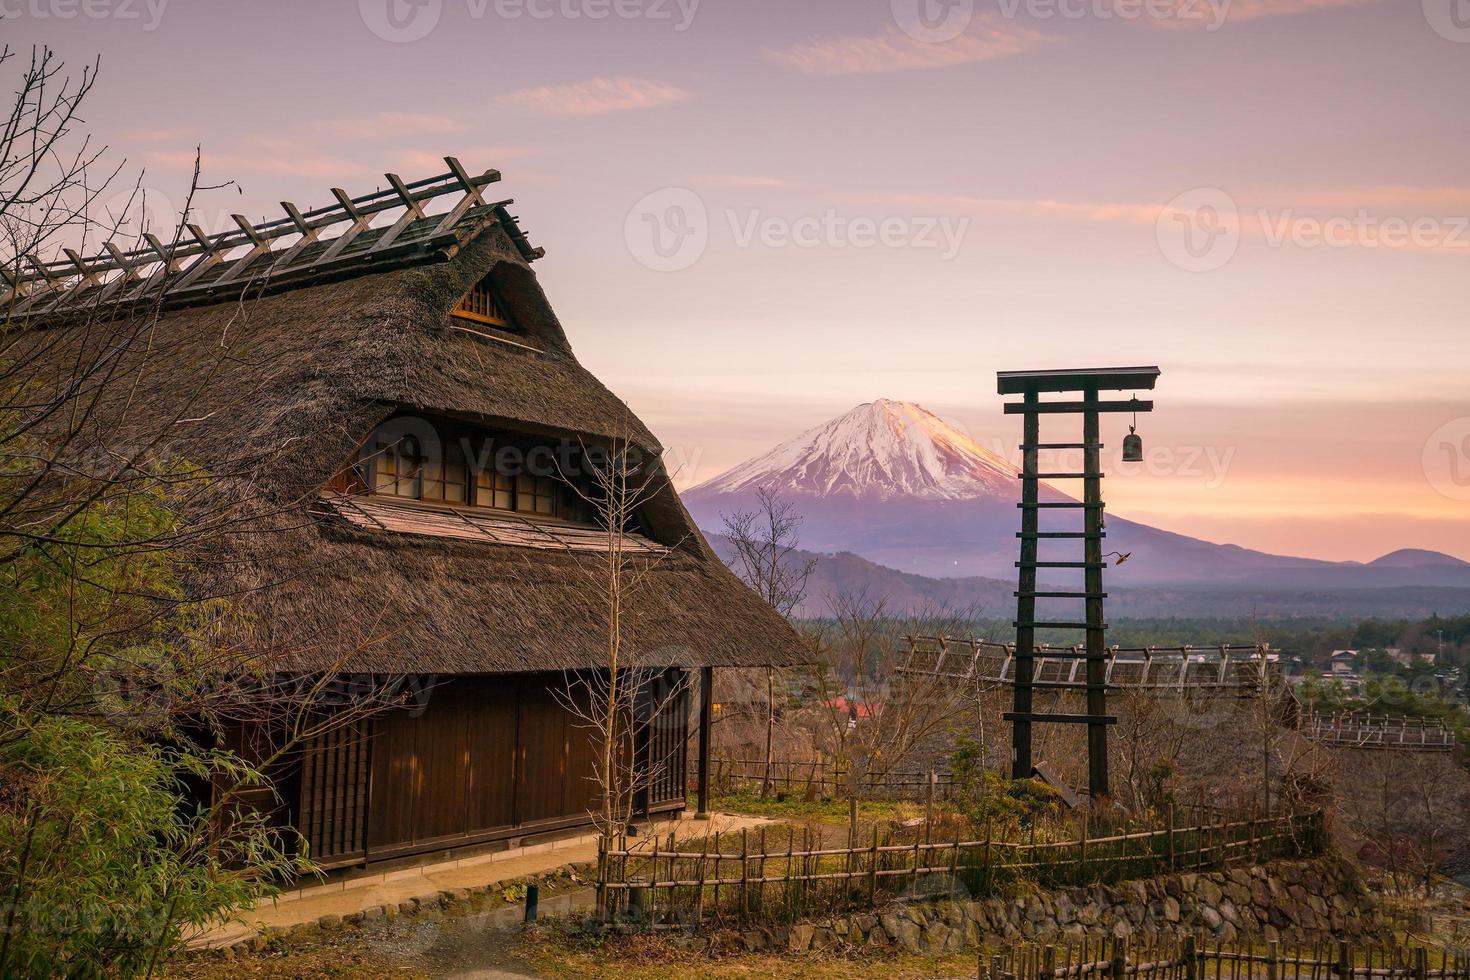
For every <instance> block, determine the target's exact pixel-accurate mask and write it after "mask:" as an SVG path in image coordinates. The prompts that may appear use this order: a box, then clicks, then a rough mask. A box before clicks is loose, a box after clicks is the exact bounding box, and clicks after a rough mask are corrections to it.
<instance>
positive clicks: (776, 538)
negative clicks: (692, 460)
mask: <svg viewBox="0 0 1470 980" xmlns="http://www.w3.org/2000/svg"><path fill="white" fill-rule="evenodd" d="M755 497H756V509H755V510H754V511H737V512H735V513H733V514H725V515H722V517H723V520H724V525H725V537H726V538H728V539H729V541H730V543H731V545H732V546H733V547H734V548H735V557H734V560H733V561H732V562H731V565H732V567H733V568H734V569H735V572H736V574H737V575H739V576H740V578H741V579H742V580H743V581H744V582H745V584H746V585H748V586H750V587H751V588H752V589H754V590H755V593H756V594H757V595H759V596H760V597H761V598H762V599H764V600H765V601H766V602H767V603H769V604H770V605H771V607H772V608H774V609H775V610H776V611H777V612H778V613H780V614H781V615H782V616H786V617H790V616H791V614H792V613H793V612H794V611H795V610H796V607H797V606H798V605H800V604H801V600H802V599H803V598H805V596H806V587H807V582H808V580H810V579H811V577H812V572H813V571H814V570H815V569H816V567H817V559H815V558H805V559H803V558H801V557H799V556H798V555H797V550H798V548H799V547H800V545H801V535H800V532H801V523H802V519H801V515H800V514H799V513H797V510H796V507H795V505H793V504H792V503H791V502H790V501H787V500H783V499H781V494H780V492H779V491H778V490H775V489H773V488H770V487H758V488H757V489H756V491H755ZM765 680H766V733H765V735H766V750H765V760H764V764H763V768H762V770H761V798H762V799H764V798H765V797H766V796H768V795H769V794H770V791H771V764H772V762H773V758H774V752H775V742H776V668H774V667H767V668H766V677H765Z"/></svg>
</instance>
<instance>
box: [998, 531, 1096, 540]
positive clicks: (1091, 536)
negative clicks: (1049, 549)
mask: <svg viewBox="0 0 1470 980" xmlns="http://www.w3.org/2000/svg"><path fill="white" fill-rule="evenodd" d="M1107 536H1108V535H1107V532H1106V531H1017V532H1016V537H1018V538H1022V539H1023V540H1027V541H1031V540H1046V539H1054V538H1068V539H1072V540H1084V541H1101V540H1102V539H1103V538H1105V537H1107Z"/></svg>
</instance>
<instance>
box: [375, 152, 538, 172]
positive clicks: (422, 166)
mask: <svg viewBox="0 0 1470 980" xmlns="http://www.w3.org/2000/svg"><path fill="white" fill-rule="evenodd" d="M449 149H450V150H451V151H452V153H451V155H452V156H455V157H458V158H459V160H460V162H461V163H463V164H464V165H465V167H466V168H467V169H469V170H471V171H478V170H482V169H484V168H486V167H494V168H497V169H499V167H500V164H501V162H502V161H505V160H519V159H521V158H523V157H528V156H530V155H531V154H532V153H534V152H535V151H534V150H532V149H531V148H530V147H528V146H472V147H460V146H452V147H450V148H449ZM388 160H389V161H390V162H391V163H392V164H393V166H395V167H399V168H401V169H402V170H404V171H405V172H408V173H415V174H430V173H439V172H440V171H442V170H443V169H444V156H443V154H439V153H429V152H428V151H426V150H399V151H397V152H395V153H392V154H390V155H389V157H388Z"/></svg>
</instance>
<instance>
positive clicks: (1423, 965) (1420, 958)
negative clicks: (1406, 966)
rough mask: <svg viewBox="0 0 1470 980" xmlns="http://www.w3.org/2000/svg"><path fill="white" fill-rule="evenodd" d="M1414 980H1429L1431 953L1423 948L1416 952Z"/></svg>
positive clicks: (1418, 948) (1420, 947)
mask: <svg viewBox="0 0 1470 980" xmlns="http://www.w3.org/2000/svg"><path fill="white" fill-rule="evenodd" d="M1414 980H1429V953H1428V951H1427V950H1425V948H1424V947H1423V946H1419V947H1417V948H1415V950H1414Z"/></svg>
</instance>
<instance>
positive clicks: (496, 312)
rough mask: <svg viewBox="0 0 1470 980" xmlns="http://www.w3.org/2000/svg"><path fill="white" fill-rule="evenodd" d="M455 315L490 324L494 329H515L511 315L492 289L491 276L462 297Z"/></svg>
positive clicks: (455, 309)
mask: <svg viewBox="0 0 1470 980" xmlns="http://www.w3.org/2000/svg"><path fill="white" fill-rule="evenodd" d="M454 315H455V316H457V317H462V318H464V319H466V320H473V321H475V322H476V323H488V324H489V325H491V326H493V327H501V328H502V329H505V330H514V329H515V324H514V323H512V322H511V319H510V314H508V313H506V312H505V307H504V306H503V305H502V304H501V302H500V297H499V296H496V295H495V290H493V289H491V288H490V277H489V276H486V277H485V278H484V279H481V280H480V281H479V282H478V283H476V284H475V288H474V289H471V290H470V291H469V292H467V293H465V294H464V295H463V296H461V297H460V300H459V304H458V305H456V306H455V308H454Z"/></svg>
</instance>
